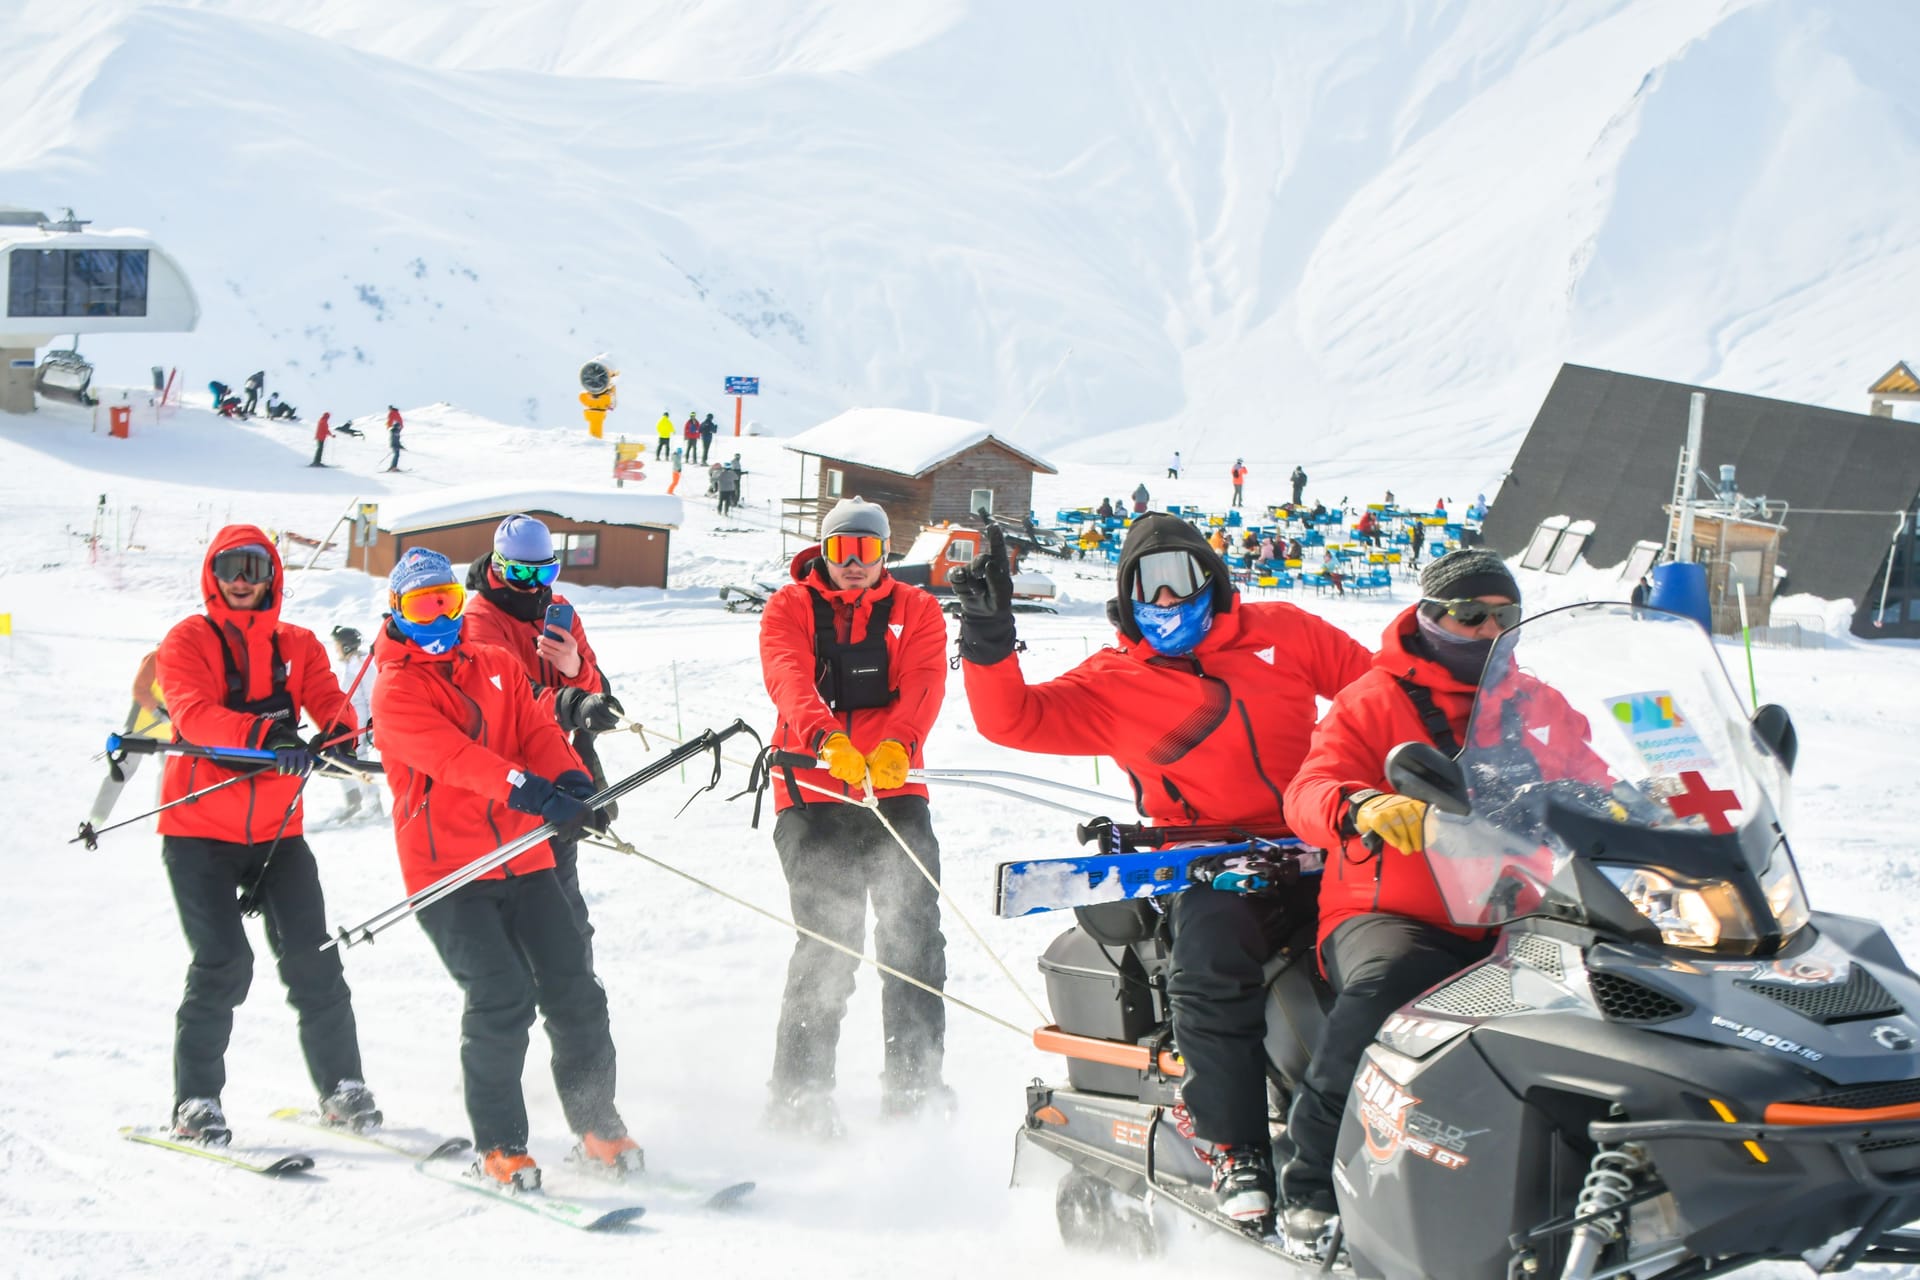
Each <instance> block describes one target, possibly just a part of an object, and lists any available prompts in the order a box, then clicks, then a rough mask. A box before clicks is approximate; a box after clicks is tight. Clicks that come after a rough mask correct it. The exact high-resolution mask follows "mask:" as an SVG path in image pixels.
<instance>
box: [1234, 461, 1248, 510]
mask: <svg viewBox="0 0 1920 1280" xmlns="http://www.w3.org/2000/svg"><path fill="white" fill-rule="evenodd" d="M1231 474H1232V476H1233V505H1234V506H1236V507H1244V506H1246V505H1247V502H1246V497H1245V493H1244V491H1245V489H1246V485H1247V460H1246V459H1245V458H1235V459H1234V460H1233V471H1232V472H1231Z"/></svg>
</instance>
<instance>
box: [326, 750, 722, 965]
mask: <svg viewBox="0 0 1920 1280" xmlns="http://www.w3.org/2000/svg"><path fill="white" fill-rule="evenodd" d="M740 733H745V734H747V735H748V736H750V737H757V736H758V735H756V734H754V732H753V729H752V727H751V726H749V725H748V724H747V722H746V721H744V720H735V721H734V722H733V723H732V724H730V725H728V726H727V727H726V728H724V729H720V730H714V729H708V730H707V731H706V732H705V733H702V734H701V735H700V736H699V737H697V738H691V739H689V740H687V741H686V742H684V743H682V744H681V745H680V746H677V747H675V748H674V749H673V750H672V751H669V752H667V754H666V755H664V756H662V757H660V758H659V759H658V760H656V761H654V762H653V763H652V764H650V765H647V766H646V767H645V768H643V769H639V770H636V771H635V772H633V773H630V774H628V775H627V776H626V777H624V778H622V779H620V781H618V782H613V783H609V784H607V786H606V787H604V788H602V789H601V790H600V791H598V792H596V793H595V794H593V795H591V796H588V797H587V798H586V800H585V801H584V803H585V804H586V806H587V807H588V808H589V809H601V808H604V807H605V806H607V805H609V804H612V803H613V802H614V801H615V800H618V799H619V798H620V797H622V796H624V795H626V794H627V793H628V792H630V791H635V790H638V789H639V788H641V787H644V786H645V785H646V784H647V783H649V782H652V781H653V780H654V779H655V778H658V777H660V776H661V775H662V774H665V773H669V772H671V771H673V770H674V769H677V768H679V767H680V765H681V764H683V763H684V762H686V761H687V760H690V759H692V758H693V757H694V756H698V755H704V754H707V753H709V752H711V753H712V755H713V780H712V781H711V782H709V783H707V785H706V786H704V787H702V788H700V790H701V791H708V790H712V788H713V787H714V786H715V785H716V784H717V783H718V782H719V781H720V744H721V743H723V742H725V741H726V740H727V739H729V738H731V737H733V736H735V735H736V734H740ZM694 794H695V795H698V794H699V792H695V793H694ZM689 803H691V802H689ZM558 834H560V829H559V828H557V827H555V826H554V824H553V823H551V822H543V823H541V824H540V825H539V826H537V827H535V828H534V829H533V830H531V831H529V832H527V833H526V834H525V835H523V836H518V837H516V838H514V839H512V840H509V841H507V842H506V843H505V844H503V845H501V846H500V847H499V848H497V849H495V850H494V851H493V852H492V853H489V854H485V855H483V856H481V857H479V858H476V859H474V860H473V861H472V862H469V863H468V864H467V865H466V866H464V867H461V868H459V869H458V870H455V871H453V872H450V873H449V874H447V875H444V876H442V877H441V878H440V879H438V880H436V881H434V882H433V883H432V884H430V885H427V886H426V887H425V888H423V889H420V890H418V891H416V892H414V893H410V894H408V895H407V896H406V897H404V898H402V899H401V900H400V901H398V902H396V903H394V904H393V905H392V906H390V907H388V908H387V909H386V910H384V911H381V912H377V913H376V914H374V915H372V916H369V917H368V918H367V919H365V920H363V921H361V922H360V923H359V924H357V925H352V926H347V927H342V928H339V929H336V930H334V934H333V936H332V937H331V938H329V939H327V940H326V941H325V942H323V943H321V944H320V949H321V950H322V951H329V950H332V949H333V948H334V947H341V948H346V947H351V946H354V945H356V944H358V943H362V942H372V941H373V939H374V936H375V935H376V934H379V933H383V932H385V931H386V930H388V929H390V928H392V927H393V926H394V925H396V924H399V923H400V922H401V921H402V920H404V919H406V918H407V917H408V916H410V915H414V914H415V913H417V912H420V911H423V910H425V909H426V908H427V907H430V906H432V905H433V904H434V903H436V902H439V901H440V900H441V899H442V898H445V897H447V896H448V895H449V894H451V893H453V892H454V891H456V890H458V889H460V888H461V887H462V886H464V885H467V884H470V883H472V882H473V881H475V880H478V879H480V878H481V877H482V876H484V875H486V874H487V873H488V872H489V871H492V870H494V869H495V868H496V867H502V866H505V865H506V864H507V863H509V862H511V861H513V860H514V859H515V858H517V857H519V856H520V855H521V854H523V853H525V852H526V851H527V850H529V849H531V848H533V847H534V846H535V845H537V844H539V843H540V842H541V841H543V840H546V839H549V838H551V837H553V836H555V835H558Z"/></svg>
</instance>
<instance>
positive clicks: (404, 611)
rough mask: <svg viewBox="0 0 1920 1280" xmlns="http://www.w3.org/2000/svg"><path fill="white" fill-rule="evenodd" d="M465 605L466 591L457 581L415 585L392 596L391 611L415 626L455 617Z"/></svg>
mask: <svg viewBox="0 0 1920 1280" xmlns="http://www.w3.org/2000/svg"><path fill="white" fill-rule="evenodd" d="M466 607H467V591H466V588H465V587H462V586H461V585H460V584H459V583H457V582H442V583H437V584H436V585H434V586H431V587H415V588H414V589H413V590H411V591H404V592H402V593H400V594H399V595H397V596H395V597H394V600H393V611H394V612H395V613H397V614H399V615H400V616H401V617H402V618H405V619H406V620H407V621H408V622H411V623H413V624H414V625H415V626H421V625H424V624H425V623H429V622H438V621H439V620H440V619H442V618H457V617H459V616H460V614H461V612H462V611H463V610H464V609H465V608H466Z"/></svg>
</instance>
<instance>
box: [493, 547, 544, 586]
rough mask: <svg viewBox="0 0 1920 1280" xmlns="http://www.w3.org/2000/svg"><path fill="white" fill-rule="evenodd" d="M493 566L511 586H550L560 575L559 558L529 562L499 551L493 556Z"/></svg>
mask: <svg viewBox="0 0 1920 1280" xmlns="http://www.w3.org/2000/svg"><path fill="white" fill-rule="evenodd" d="M493 567H494V568H495V569H497V570H498V571H499V573H500V577H501V580H502V581H504V582H505V583H506V584H507V585H508V586H510V587H524V588H528V589H531V588H533V587H550V586H552V585H553V584H554V582H555V581H556V580H557V579H558V578H559V577H560V562H559V561H558V560H541V561H538V562H534V563H529V562H527V561H525V560H509V559H507V558H506V557H505V556H503V555H500V554H499V553H498V552H496V553H495V554H494V557H493Z"/></svg>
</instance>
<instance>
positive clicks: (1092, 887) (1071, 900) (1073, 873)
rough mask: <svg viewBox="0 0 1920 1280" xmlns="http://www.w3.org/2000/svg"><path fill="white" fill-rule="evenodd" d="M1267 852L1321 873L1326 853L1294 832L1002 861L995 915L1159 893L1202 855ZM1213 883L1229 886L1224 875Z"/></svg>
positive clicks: (1188, 881) (1298, 869) (1253, 886)
mask: <svg viewBox="0 0 1920 1280" xmlns="http://www.w3.org/2000/svg"><path fill="white" fill-rule="evenodd" d="M1254 853H1259V854H1264V855H1273V856H1279V857H1282V858H1284V859H1286V860H1288V861H1290V862H1292V863H1293V865H1294V874H1298V875H1303V876H1311V875H1317V874H1319V872H1320V870H1321V867H1322V864H1323V862H1324V855H1322V853H1321V851H1320V850H1318V849H1314V848H1311V847H1309V846H1307V845H1303V844H1301V843H1300V841H1298V840H1295V839H1293V838H1292V837H1290V836H1289V837H1286V838H1284V839H1260V840H1234V841H1230V842H1218V841H1215V842H1209V843H1198V844H1187V845H1176V846H1173V847H1171V848H1165V849H1144V850H1140V851H1138V852H1133V851H1124V852H1113V853H1090V854H1083V855H1080V856H1077V857H1070V858H1028V859H1025V860H1022V861H1019V862H1003V863H1001V864H1000V865H999V867H998V868H996V869H995V874H994V895H993V909H994V914H995V915H997V916H999V917H1000V918H1001V919H1003V920H1013V919H1017V918H1019V917H1021V916H1030V915H1035V914H1038V913H1040V912H1043V911H1065V910H1069V909H1071V908H1074V907H1091V906H1098V905H1099V904H1101V903H1103V902H1121V901H1125V900H1127V899H1132V898H1159V897H1165V896H1166V895H1167V894H1171V893H1181V892H1184V891H1185V890H1186V889H1188V888H1189V887H1191V886H1192V885H1193V884H1194V882H1195V881H1194V877H1193V876H1192V875H1191V874H1190V871H1189V868H1191V867H1192V865H1193V864H1194V863H1195V862H1196V861H1199V860H1203V859H1212V860H1216V861H1217V860H1220V859H1227V858H1234V857H1236V856H1245V855H1248V854H1254ZM1211 883H1213V885H1214V887H1216V888H1225V887H1227V885H1225V884H1223V883H1222V882H1221V881H1220V880H1213V881H1212V882H1211ZM1266 887H1268V886H1267V885H1265V884H1264V883H1259V882H1249V883H1247V884H1244V885H1241V884H1236V885H1234V886H1233V891H1235V892H1243V893H1244V892H1250V891H1257V890H1260V889H1265V888H1266Z"/></svg>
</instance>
